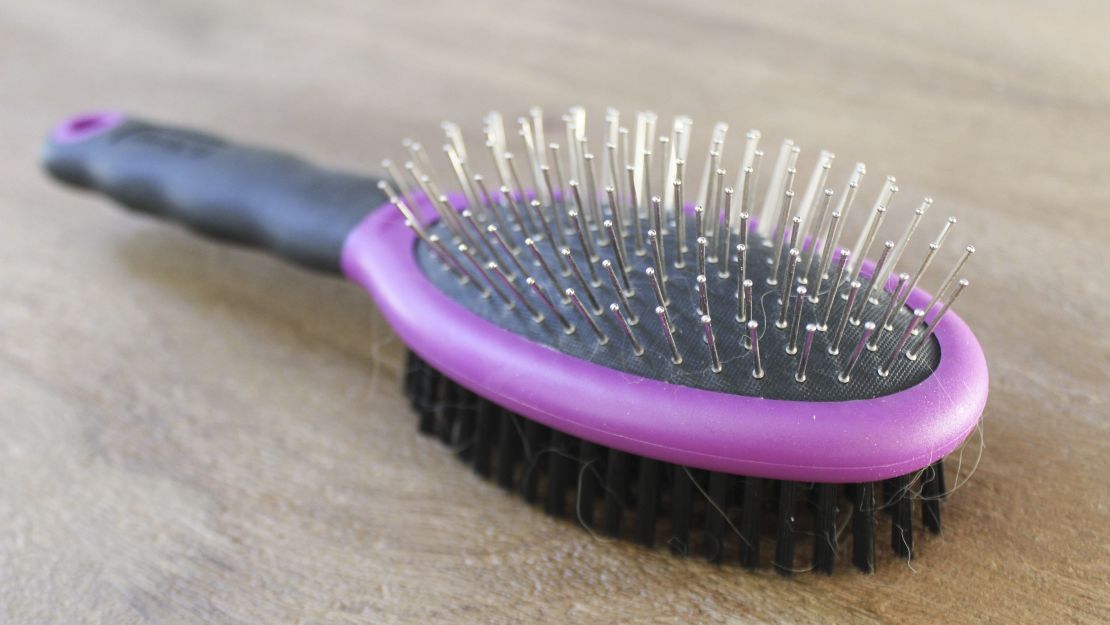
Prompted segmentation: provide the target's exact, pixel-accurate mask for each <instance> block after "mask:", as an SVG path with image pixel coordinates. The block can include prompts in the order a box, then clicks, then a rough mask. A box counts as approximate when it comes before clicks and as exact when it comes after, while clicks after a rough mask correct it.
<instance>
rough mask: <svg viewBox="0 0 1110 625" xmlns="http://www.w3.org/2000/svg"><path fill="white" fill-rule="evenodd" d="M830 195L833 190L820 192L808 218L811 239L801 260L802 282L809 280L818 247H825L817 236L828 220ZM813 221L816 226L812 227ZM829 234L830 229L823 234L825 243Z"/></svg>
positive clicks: (808, 233) (807, 229)
mask: <svg viewBox="0 0 1110 625" xmlns="http://www.w3.org/2000/svg"><path fill="white" fill-rule="evenodd" d="M832 196H833V190H832V189H825V191H824V193H822V194H821V199H820V203H821V205H820V206H819V207H818V208H817V210H816V211H811V212H812V213H813V214H812V215H811V216H810V218H809V219H810V222H809V226H807V227H806V233H807V236H811V237H812V239H811V240H810V242H809V249H807V250H806V251H805V260H803V261H802V276H801V281H802V283H808V282H809V274H811V273H813V261H814V260H815V259H816V258H817V257H818V254H817V250H818V248H820V249H821V250H824V249H825V248H824V247H822V246H821V245H820V243H821V240H820V238H819V237H820V236H821V233H822V232H824V231H825V229H826V228H827V227H828V221H829V218H830V213H829V206H830V205H831V204H832ZM837 217H838V218H839V217H840V215H839V214H838V215H837ZM815 223H816V227H814V224H815ZM811 230H812V231H811ZM831 236H832V231H831V230H830V232H828V233H826V235H825V241H826V243H827V242H828V239H829V238H831ZM813 297H816V294H812V295H810V298H813Z"/></svg>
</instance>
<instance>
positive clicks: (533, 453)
mask: <svg viewBox="0 0 1110 625" xmlns="http://www.w3.org/2000/svg"><path fill="white" fill-rule="evenodd" d="M523 421H524V456H523V458H524V473H523V475H522V476H521V479H520V495H521V496H522V497H524V501H527V502H528V503H535V502H536V499H538V497H539V482H540V452H541V451H542V449H543V443H544V438H546V434H547V432H546V430H547V428H546V427H544V426H542V425H540V424H539V423H536V422H535V421H532V420H531V419H524V420H523Z"/></svg>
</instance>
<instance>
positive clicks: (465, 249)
mask: <svg viewBox="0 0 1110 625" xmlns="http://www.w3.org/2000/svg"><path fill="white" fill-rule="evenodd" d="M456 249H458V251H459V254H461V255H462V256H463V257H464V258H466V259H467V261H468V262H469V263H470V264H471V265H472V266H473V267H474V269H475V270H477V272H478V275H480V276H482V278H483V280H484V282H485V284H482V283H479V282H478V280H477V279H476V278H474V276H470V281H471V282H473V283H474V285H475V286H477V287H478V288H479V289H481V291H482V297H483V298H488V297H489V295H490V288H489V287H490V286H493V288H494V290H497V287H496V285H493V284H491V283H490V279H489V276H488V275H486V272H485V271H483V270H482V264H481V263H479V262H478V259H476V258H474V256H472V255H471V254H470V247H469V246H468V245H467V244H465V243H459V245H458V247H457V248H456ZM460 266H461V265H460ZM467 273H468V275H469V272H467ZM497 294H498V295H500V296H501V298H502V299H506V298H505V296H504V294H503V293H501V292H500V291H498V293H497Z"/></svg>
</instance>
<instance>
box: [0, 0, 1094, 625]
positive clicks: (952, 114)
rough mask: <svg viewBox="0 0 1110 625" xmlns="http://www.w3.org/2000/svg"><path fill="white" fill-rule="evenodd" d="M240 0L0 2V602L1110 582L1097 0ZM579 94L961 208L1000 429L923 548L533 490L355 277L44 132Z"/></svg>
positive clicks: (281, 141)
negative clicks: (892, 182) (420, 379)
mask: <svg viewBox="0 0 1110 625" xmlns="http://www.w3.org/2000/svg"><path fill="white" fill-rule="evenodd" d="M241 4H243V3H219V2H215V1H213V0H207V1H201V2H197V1H195V0H189V1H184V0H182V1H176V2H160V3H150V2H146V1H144V0H101V1H98V2H95V3H93V2H88V1H87V0H53V1H50V2H25V1H24V2H17V1H14V0H3V2H0V41H3V53H2V54H0V67H2V71H3V73H2V82H0V85H2V91H3V95H2V97H0V114H2V115H3V119H4V121H3V122H2V123H0V128H2V129H3V132H2V135H0V136H2V137H3V140H2V141H0V159H2V160H0V163H2V166H3V172H4V176H3V182H2V183H0V224H2V227H0V237H2V239H0V240H2V244H0V254H2V258H0V285H2V292H3V304H2V305H0V337H2V342H0V345H2V358H0V398H2V401H3V406H4V409H3V410H2V411H0V432H2V434H3V436H2V440H0V471H2V475H3V480H2V481H0V619H3V620H4V621H5V622H10V623H113V624H120V623H140V622H142V623H146V622H151V623H196V622H251V623H259V622H267V623H278V622H298V623H347V622H352V623H353V622H359V623H361V622H366V623H370V622H375V623H400V622H406V623H430V622H442V623H467V622H473V623H509V622H539V621H550V622H566V623H570V622H583V623H608V622H660V623H663V622H667V623H672V622H675V623H684V622H736V623H739V622H745V623H746V622H804V623H830V622H843V623H847V622H913V623H929V622H938V623H939V622H944V623H963V622H974V621H991V622H997V623H1044V622H1060V623H1063V622H1091V623H1093V622H1100V621H1102V622H1105V620H1106V619H1108V618H1110V589H1108V580H1110V567H1108V562H1110V552H1108V550H1110V539H1108V536H1110V508H1108V505H1110V489H1108V487H1107V479H1108V477H1110V461H1108V460H1107V458H1108V456H1110V453H1108V452H1110V446H1108V444H1107V436H1108V422H1110V420H1108V416H1110V415H1108V408H1107V395H1106V392H1105V388H1106V384H1107V381H1108V377H1110V376H1108V361H1110V339H1108V337H1110V333H1108V332H1107V330H1106V328H1107V327H1108V322H1110V316H1108V312H1107V311H1108V310H1110V295H1108V292H1110V291H1108V286H1110V284H1108V282H1107V280H1106V278H1105V276H1106V264H1107V261H1110V257H1108V255H1107V245H1108V243H1110V219H1108V218H1107V216H1106V209H1107V206H1108V205H1110V185H1108V184H1107V171H1110V151H1108V150H1107V148H1106V144H1107V137H1108V136H1110V45H1108V43H1107V42H1108V41H1110V39H1108V38H1107V37H1106V33H1105V30H1106V29H1105V26H1106V24H1107V23H1110V10H1108V8H1107V6H1106V5H1104V4H1101V3H1081V2H1068V3H1064V4H1061V3H1055V4H1053V5H1052V6H1049V5H1044V4H1030V5H1019V4H1017V3H1013V2H986V3H980V2H977V3H963V2H948V3H935V2H931V3H905V4H904V5H900V6H897V7H895V6H891V5H889V4H887V3H879V2H853V3H839V4H838V5H837V6H836V7H833V6H831V5H827V4H823V3H812V4H798V3H791V4H790V5H789V6H785V5H784V6H778V3H763V4H759V5H755V6H748V7H731V6H730V5H729V3H723V2H681V3H679V2H671V3H661V2H652V3H645V4H643V5H637V4H634V3H612V4H606V3H598V2H559V3H549V5H548V6H547V7H546V8H527V7H525V6H523V4H522V3H512V2H504V3H497V2H491V1H485V0H482V1H479V2H466V3H451V2H439V3H430V2H392V3H385V2H382V3H375V5H374V6H367V5H368V4H369V3H365V2H354V1H349V2H342V1H339V0H331V1H329V2H315V3H299V2H284V3H278V2H254V3H249V6H241ZM156 5H157V6H156ZM576 103H581V104H583V105H586V106H588V107H590V108H591V110H592V111H594V113H595V114H600V112H601V111H602V110H604V109H603V107H604V106H606V105H614V106H617V107H620V108H622V109H623V110H626V111H632V110H635V109H636V108H637V107H641V108H646V107H651V108H653V109H654V110H655V111H657V112H659V113H660V114H661V115H662V116H663V118H664V119H666V120H669V119H670V117H671V116H673V115H674V114H677V113H688V114H690V115H692V116H693V117H694V118H695V119H696V120H698V125H697V126H696V128H697V129H698V131H699V136H698V140H699V142H698V143H696V145H699V146H701V145H704V137H705V133H706V132H707V130H708V128H709V127H710V126H711V122H713V121H715V120H717V119H722V120H727V121H729V122H731V123H732V124H733V128H734V131H733V132H734V135H735V136H739V134H740V132H742V130H743V129H746V128H748V127H751V126H756V127H759V128H761V129H762V130H763V132H764V135H765V137H767V138H768V141H770V142H772V143H773V142H777V141H779V140H781V138H782V137H784V136H787V135H789V136H791V137H792V138H794V139H795V140H797V141H798V142H799V144H800V145H802V146H803V147H804V148H805V150H806V151H804V152H803V154H806V155H808V156H809V158H812V154H813V153H814V152H815V150H816V149H818V148H820V147H825V146H828V147H830V148H833V149H835V150H836V152H837V154H838V155H839V156H838V165H839V167H840V168H841V170H843V168H845V167H846V166H847V165H845V163H851V162H853V161H854V160H863V161H866V162H868V163H869V164H871V172H873V173H872V174H871V176H872V177H873V178H875V179H876V180H877V179H879V176H881V175H884V174H887V173H893V174H896V175H897V176H898V177H899V178H898V180H899V184H900V185H901V188H902V191H901V197H902V198H904V199H902V200H900V201H901V202H903V204H902V206H901V209H906V210H904V211H903V214H908V212H909V211H908V207H909V206H910V205H911V204H912V203H913V202H914V201H915V200H914V199H915V198H920V197H921V196H922V195H924V194H926V193H927V194H930V195H932V196H934V197H935V198H936V205H935V207H934V208H933V211H934V212H933V217H934V219H940V218H943V216H944V215H945V214H953V215H956V216H957V217H958V218H959V219H960V223H959V226H958V229H957V235H955V236H954V239H953V240H954V241H958V242H961V243H962V242H964V241H973V242H974V243H975V244H976V245H977V246H978V249H979V252H978V253H977V254H976V256H975V258H974V260H973V264H972V266H971V267H970V268H969V271H968V274H969V276H970V277H971V280H972V282H973V285H972V287H971V288H970V289H969V291H968V292H967V294H966V295H965V296H964V297H963V299H962V300H961V302H960V303H959V306H958V308H959V311H960V313H961V314H962V315H963V317H964V318H965V319H966V320H967V321H968V322H969V323H970V324H971V325H972V327H974V328H975V329H976V331H977V333H978V336H979V338H980V340H981V341H982V343H983V346H984V348H985V350H986V353H987V356H988V359H989V361H990V366H991V374H992V379H991V398H990V403H989V405H988V407H987V411H986V415H985V419H984V428H983V435H984V440H985V449H984V450H983V455H982V462H981V463H980V464H979V466H978V471H977V472H976V473H975V474H974V476H973V477H972V479H970V480H968V481H967V482H966V483H965V484H964V485H963V486H962V488H960V489H959V490H958V491H957V492H956V493H955V494H954V495H953V497H952V498H951V502H950V503H949V504H948V505H947V508H946V513H945V514H946V515H947V516H946V527H945V532H944V535H943V536H942V537H940V538H938V539H932V540H927V541H925V542H924V543H923V544H922V546H921V547H922V548H921V557H920V558H919V559H918V560H915V561H914V562H913V563H905V562H900V561H897V560H894V559H893V558H891V557H886V556H884V559H883V560H882V561H881V562H880V572H879V574H877V575H874V576H870V577H868V576H862V575H859V574H855V573H853V572H851V571H849V570H848V569H847V567H842V568H841V570H839V571H838V573H837V574H836V575H834V576H832V577H831V578H828V577H825V576H822V575H799V576H797V577H796V578H794V579H792V580H785V579H781V578H780V577H779V576H777V575H775V574H773V573H771V572H764V573H759V574H748V573H744V572H742V571H741V570H739V569H737V568H736V567H735V566H726V567H723V568H716V567H713V566H710V565H707V564H705V563H704V562H702V561H699V560H696V559H691V560H686V561H684V560H679V559H676V558H674V557H671V556H670V555H668V554H667V553H665V552H664V551H663V550H657V551H647V550H644V549H641V548H638V547H636V546H634V545H629V544H625V543H623V542H622V543H613V542H610V541H607V540H603V539H600V538H595V537H592V536H591V535H589V534H588V533H586V532H584V531H582V530H581V529H580V528H578V527H577V526H576V525H575V524H574V523H571V522H567V521H559V520H552V519H549V518H546V517H545V516H544V515H543V514H542V513H541V512H539V511H537V510H534V509H530V508H528V507H527V506H525V505H523V504H521V503H520V502H519V501H518V500H516V499H514V498H511V497H509V496H506V495H505V494H503V493H502V492H501V491H499V490H498V489H497V488H496V487H494V486H492V485H490V484H488V483H485V482H483V481H482V480H480V479H479V478H477V477H475V476H474V475H472V474H471V473H470V472H469V471H466V470H463V469H461V468H460V466H459V465H458V464H457V462H456V460H455V459H454V458H453V457H452V456H451V455H450V454H449V453H447V452H446V451H445V450H444V449H443V448H441V447H440V446H439V445H438V444H437V443H435V442H433V441H432V440H429V439H426V438H423V437H420V436H417V435H416V433H415V431H414V427H413V424H414V418H413V417H412V415H411V414H410V413H409V411H408V409H407V407H406V405H405V402H404V401H403V399H402V397H401V395H400V393H399V390H398V379H397V378H398V371H399V367H400V365H401V356H402V353H403V350H402V346H401V345H400V344H399V343H398V341H397V339H396V338H395V337H394V336H393V334H392V333H391V332H390V330H389V328H388V327H387V326H386V325H385V324H384V322H383V319H382V318H381V317H380V316H379V314H378V313H377V311H376V310H375V308H374V305H373V304H372V302H371V301H370V300H369V299H368V298H366V297H364V296H363V294H362V293H360V292H359V291H358V289H356V288H354V287H352V286H349V285H347V284H344V283H342V282H340V281H339V280H334V279H322V278H320V277H318V276H316V275H312V274H309V273H307V272H304V271H301V270H298V269H296V268H293V267H290V266H287V265H285V264H283V263H281V262H279V261H276V260H272V259H269V258H267V257H264V256H262V255H259V254H256V253H253V252H249V251H243V250H239V249H231V248H227V247H222V246H219V245H215V244H212V243H209V242H206V241H202V240H198V239H195V238H193V237H192V236H190V235H188V234H186V233H184V232H181V231H179V230H176V229H173V228H169V227H166V226H165V225H163V224H161V223H157V222H155V221H153V220H149V219H144V218H136V217H134V216H129V215H125V214H123V213H121V212H118V211H114V210H109V209H108V208H107V207H106V204H105V202H103V201H100V200H96V199H93V198H91V197H81V196H77V195H74V194H72V193H69V192H66V191H63V190H60V189H59V188H57V187H56V186H55V185H53V184H51V183H50V182H49V181H48V180H46V179H45V177H44V176H43V175H42V173H41V172H40V171H39V170H38V167H37V164H36V149H37V146H38V145H39V141H40V140H41V139H42V137H43V136H44V133H45V131H46V129H47V128H48V127H49V126H50V125H51V124H52V123H53V122H54V121H55V120H56V119H58V118H59V117H61V116H63V115H66V114H69V113H72V112H75V111H77V110H81V109H85V108H89V107H100V106H110V107H123V108H126V109H128V110H131V111H136V112H141V113H144V114H146V115H149V116H153V117H156V118H161V119H167V120H176V121H181V122H186V123H190V124H194V125H198V126H205V127H211V128H214V129H217V130H221V131H223V132H224V133H227V134H230V135H232V136H236V137H238V138H242V139H247V140H253V141H257V142H263V143H271V144H277V145H285V146H289V147H290V148H292V149H295V150H297V151H300V152H304V153H307V154H311V155H315V156H316V157H318V158H319V159H320V160H323V161H325V162H332V163H337V164H339V163H342V164H346V165H348V166H354V167H362V168H365V169H367V170H372V169H374V167H375V165H376V163H377V162H378V160H379V159H380V158H382V157H384V156H390V155H398V154H399V153H400V147H399V145H400V140H401V139H402V137H406V136H413V137H418V138H423V139H424V140H426V141H428V142H429V143H432V144H433V145H435V142H436V141H438V137H439V134H438V127H437V124H438V122H439V121H440V120H441V119H444V118H448V117H449V118H451V119H453V120H456V121H459V122H460V123H464V124H465V128H466V129H467V131H468V133H470V134H469V136H471V137H475V138H476V137H477V129H478V120H479V118H480V117H481V116H482V115H483V114H484V113H485V112H486V111H487V110H489V109H491V108H494V107H496V108H499V109H500V110H502V111H503V112H505V113H506V114H507V115H513V116H515V115H516V114H519V113H520V112H522V111H525V110H526V109H527V107H528V106H529V105H531V104H541V105H544V106H545V107H547V108H548V109H549V110H550V111H552V112H554V111H558V110H562V109H564V108H565V107H567V106H569V105H572V104H576ZM735 136H734V138H733V143H732V144H731V147H732V149H736V148H737V145H736V144H738V143H739V141H737V140H736V139H735ZM698 149H699V151H700V150H701V149H702V148H701V147H699V148H698ZM806 162H810V161H806ZM808 166H809V165H807V167H808ZM807 171H808V170H807ZM872 182H874V181H872ZM959 247H960V246H959V245H952V246H949V247H948V248H947V249H946V251H945V254H944V255H943V258H942V259H940V260H939V261H938V262H939V265H947V264H949V263H950V262H952V261H953V260H954V258H955V256H956V252H957V250H958V249H959ZM940 273H942V272H939V271H938V272H937V275H936V276H935V277H934V278H933V280H939V274H940ZM977 442H978V441H977V440H975V439H973V443H977ZM977 450H978V448H977V446H974V445H973V446H972V447H971V448H969V450H968V451H967V454H966V455H967V458H969V459H971V458H974V456H975V455H976V453H977ZM969 462H970V460H969ZM964 468H965V473H966V469H967V466H965V467H964Z"/></svg>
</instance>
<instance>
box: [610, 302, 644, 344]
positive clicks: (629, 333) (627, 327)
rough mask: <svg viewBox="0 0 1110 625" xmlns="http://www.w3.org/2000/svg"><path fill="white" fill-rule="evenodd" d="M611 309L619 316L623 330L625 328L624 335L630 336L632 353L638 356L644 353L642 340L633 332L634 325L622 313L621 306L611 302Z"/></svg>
mask: <svg viewBox="0 0 1110 625" xmlns="http://www.w3.org/2000/svg"><path fill="white" fill-rule="evenodd" d="M609 310H610V311H611V312H612V313H613V316H614V317H616V318H617V324H618V325H620V327H621V330H624V335H625V336H627V337H628V342H630V343H632V353H633V354H636V355H637V356H643V355H644V348H643V346H642V345H640V341H638V340H637V339H636V335H635V334H633V332H632V326H630V325H628V320H627V319H625V318H624V315H623V314H621V307H620V306H617V305H616V304H615V303H614V304H609Z"/></svg>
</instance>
